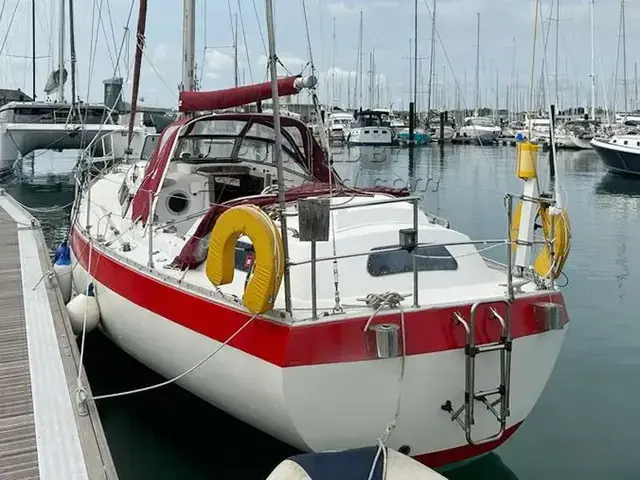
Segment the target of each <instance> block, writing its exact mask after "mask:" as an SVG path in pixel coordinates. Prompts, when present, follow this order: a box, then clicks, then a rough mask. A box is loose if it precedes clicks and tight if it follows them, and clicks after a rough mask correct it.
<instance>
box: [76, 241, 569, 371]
mask: <svg viewBox="0 0 640 480" xmlns="http://www.w3.org/2000/svg"><path fill="white" fill-rule="evenodd" d="M71 248H72V250H73V252H74V255H75V256H76V258H78V260H79V262H80V264H81V265H82V266H83V268H84V269H85V270H87V266H88V263H89V248H87V242H86V240H85V239H84V237H83V236H82V235H81V234H79V233H78V232H77V231H76V230H74V232H73V234H72V238H71ZM91 275H92V277H93V278H95V279H96V280H97V282H99V283H100V284H102V285H104V286H105V287H106V288H108V289H109V290H111V291H113V292H115V293H117V294H118V295H120V296H122V297H125V298H127V299H128V300H129V301H131V302H133V303H135V304H136V305H138V306H140V307H142V308H145V309H147V310H149V311H152V312H154V313H156V314H158V315H160V316H162V317H164V318H166V319H168V320H170V321H172V322H174V323H177V324H179V325H182V326H183V327H185V328H188V329H190V330H193V331H195V332H198V333H200V334H202V335H204V336H207V337H209V338H212V339H214V340H217V341H219V342H224V341H226V340H227V339H228V338H229V337H230V336H231V335H232V334H233V333H234V332H235V331H236V330H238V328H240V327H241V326H242V325H243V324H244V323H245V322H246V321H247V320H248V318H249V314H248V313H247V312H241V311H237V310H233V309H231V308H228V307H226V306H223V305H220V304H218V303H215V302H212V301H210V300H207V299H205V298H202V297H199V296H197V295H194V294H191V293H187V292H185V291H184V290H180V289H178V288H176V287H174V286H172V285H168V284H166V283H164V282H163V281H161V280H159V279H155V278H153V277H151V276H148V275H146V274H144V273H142V272H139V271H137V270H135V269H133V268H131V267H129V266H128V265H126V264H124V263H121V262H118V261H116V260H114V259H113V258H111V257H109V256H108V255H105V254H104V253H101V252H100V251H99V250H97V249H93V253H92V258H91ZM98 293H99V292H98ZM550 301H553V302H558V303H561V304H564V300H563V298H562V294H560V293H548V292H546V293H544V294H541V295H538V296H535V297H528V298H520V299H517V300H515V301H514V302H513V304H512V308H511V315H512V317H511V318H512V335H513V338H518V337H524V336H527V335H535V334H538V333H542V332H544V331H545V328H544V326H543V325H541V324H540V323H539V322H537V321H536V319H535V318H534V315H533V304H534V303H536V302H550ZM490 306H492V305H487V306H481V307H480V308H479V309H478V314H477V319H476V341H477V342H478V343H487V342H492V341H496V340H498V337H499V335H500V329H499V325H498V323H497V322H496V321H495V320H492V319H489V315H488V313H489V307H490ZM493 306H494V307H495V308H496V310H498V311H499V312H502V314H503V315H504V313H505V307H504V305H502V304H500V303H496V304H493ZM470 307H471V305H466V306H459V307H447V308H437V309H432V310H427V311H420V312H410V313H407V314H406V315H405V326H406V339H407V355H418V354H424V353H433V352H440V351H445V350H452V349H458V348H463V347H464V340H465V333H464V329H463V328H462V326H461V325H459V324H456V323H455V322H454V320H453V314H454V312H459V313H460V314H462V315H463V316H464V317H465V318H468V317H469V313H470ZM563 317H564V322H565V323H566V322H567V321H568V317H567V315H566V309H565V313H564V315H563ZM367 320H368V317H363V318H359V319H349V320H344V321H335V322H329V323H320V322H319V323H317V324H315V325H305V326H294V327H291V326H287V325H278V324H276V323H274V322H272V321H268V320H264V319H261V318H256V319H255V320H254V321H253V322H252V323H251V324H250V325H249V326H247V328H245V329H244V330H243V331H242V332H241V333H240V334H239V335H238V336H236V337H235V338H234V339H233V341H231V342H230V345H231V346H233V347H234V348H236V349H239V350H242V351H244V352H246V353H248V354H249V355H253V356H255V357H258V358H261V359H262V360H265V361H267V362H270V363H272V364H275V365H278V366H281V367H290V366H300V365H318V364H325V363H340V362H355V361H362V360H369V359H371V358H373V353H372V349H370V348H367V345H366V342H365V336H364V334H363V328H364V325H365V324H366V322H367ZM131 321H135V320H134V319H132V320H131ZM373 323H374V324H376V323H395V324H400V316H399V314H397V313H394V314H386V315H382V314H379V315H378V316H376V318H375V319H374V322H373Z"/></svg>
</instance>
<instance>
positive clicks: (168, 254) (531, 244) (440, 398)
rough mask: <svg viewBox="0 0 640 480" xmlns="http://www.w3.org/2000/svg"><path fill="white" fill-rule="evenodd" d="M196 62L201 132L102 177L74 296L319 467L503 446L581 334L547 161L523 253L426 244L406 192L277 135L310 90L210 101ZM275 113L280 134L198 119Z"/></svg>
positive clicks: (87, 198)
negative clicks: (564, 283) (292, 105)
mask: <svg viewBox="0 0 640 480" xmlns="http://www.w3.org/2000/svg"><path fill="white" fill-rule="evenodd" d="M193 8H194V5H193V4H191V7H190V8H188V9H187V15H186V18H185V20H186V21H185V24H187V25H188V24H189V22H193V15H192V12H193ZM267 24H268V26H269V36H270V42H269V44H270V49H271V50H272V51H270V58H272V59H275V58H276V57H275V52H274V51H273V43H274V40H273V36H272V34H273V32H272V22H270V21H268V22H267ZM186 37H187V38H191V37H190V36H189V35H186ZM185 52H186V53H187V55H185V62H187V65H186V66H185V68H184V69H183V70H184V72H187V73H186V74H185V77H184V79H183V83H184V85H185V91H183V92H181V94H180V110H181V112H183V113H184V114H185V115H184V116H183V117H181V118H180V119H178V120H176V121H175V122H173V123H172V124H170V125H168V126H167V127H166V128H165V130H164V131H163V132H162V134H161V135H160V137H159V138H157V139H155V138H154V141H155V142H156V143H155V146H154V148H153V151H152V153H151V155H150V157H149V159H148V160H145V159H138V160H133V159H130V160H129V161H128V162H126V163H122V164H119V165H115V166H113V167H111V168H110V169H108V170H107V171H105V172H103V173H101V174H100V175H98V176H95V177H93V176H91V175H90V174H89V178H88V179H87V181H86V183H84V185H82V187H81V189H80V191H79V194H78V196H77V199H76V204H75V207H74V215H73V219H72V220H73V221H72V233H71V250H72V261H73V262H74V268H73V280H74V284H75V285H76V288H77V289H78V290H79V291H91V292H92V293H93V294H94V296H95V300H96V301H97V303H98V306H99V312H100V328H101V329H102V330H103V331H104V332H105V333H106V335H108V336H109V338H111V339H112V340H113V341H114V342H115V343H116V344H117V345H118V346H119V347H120V348H122V349H123V350H124V351H126V352H128V353H129V354H130V355H132V356H133V357H135V358H137V359H138V360H139V361H141V362H142V363H144V364H145V365H147V366H148V367H149V368H151V369H152V370H154V371H156V372H158V373H159V374H161V375H163V376H164V377H166V378H168V379H169V380H170V381H175V382H176V383H177V384H179V385H180V386H182V387H183V388H185V389H187V390H188V391H190V392H192V393H193V394H195V395H197V396H199V397H201V398H203V399H204V400H206V401H207V402H209V403H211V404H213V405H215V406H216V407H218V408H220V409H222V410H224V411H226V412H227V413H229V414H231V415H233V416H235V417H236V418H238V419H240V420H242V421H244V422H246V423H249V424H251V425H253V426H255V427H256V428H259V429H261V430H262V431H264V432H267V433H269V434H270V435H272V436H274V437H276V438H279V439H281V440H282V441H284V442H287V443H288V444H290V445H293V446H295V447H297V448H299V449H301V450H304V451H311V452H322V451H327V450H335V449H351V448H358V447H363V446H367V445H372V444H375V443H376V439H377V438H379V437H380V436H381V435H382V434H383V432H386V435H385V436H386V437H387V445H388V446H389V447H390V448H393V449H396V450H399V451H403V452H407V453H409V454H410V455H411V456H412V457H413V458H415V459H416V460H418V461H420V462H422V463H424V464H425V465H428V466H430V467H439V466H443V465H448V464H451V463H455V462H458V461H462V460H467V459H470V458H473V457H476V456H478V455H481V454H483V453H486V452H488V451H491V450H493V449H495V448H496V447H497V446H499V445H501V444H502V443H503V442H504V441H506V440H507V439H508V438H509V437H510V436H511V435H512V434H513V433H514V432H515V431H516V430H517V429H518V427H519V426H520V425H521V424H522V422H523V421H524V420H525V419H526V418H527V416H528V415H529V413H530V411H531V409H532V408H533V406H534V405H535V403H536V401H537V399H538V397H539V396H540V394H541V392H542V390H543V389H544V386H545V384H546V382H547V380H548V378H549V375H550V374H551V372H552V370H553V367H554V364H555V361H556V359H557V357H558V354H559V351H560V348H561V346H562V343H563V340H564V336H565V332H566V328H565V326H566V324H567V323H568V315H567V313H566V309H565V306H564V300H563V296H562V293H561V292H560V291H559V290H558V288H557V284H556V283H555V280H556V279H557V278H558V277H559V275H561V272H562V267H563V265H564V262H565V261H566V259H567V256H568V253H569V248H570V227H569V221H568V218H567V217H566V212H565V211H564V210H563V209H561V208H560V206H559V205H557V203H556V201H555V200H554V199H553V198H549V197H548V196H545V195H542V194H541V193H539V192H538V190H537V183H538V182H537V178H536V167H535V162H536V160H537V147H536V146H534V145H531V144H528V143H524V144H521V145H519V146H518V152H519V155H520V157H519V168H518V172H519V176H520V178H522V179H523V183H524V187H523V195H511V196H508V197H507V199H508V202H507V205H508V209H507V213H506V217H507V220H508V222H509V225H510V229H509V235H508V238H504V239H498V240H495V239H494V240H481V241H474V240H471V239H470V238H469V237H468V236H467V235H465V234H463V233H461V232H457V231H455V230H452V229H450V228H446V227H444V226H440V225H438V224H434V223H432V222H431V221H430V219H429V217H428V216H427V214H426V213H425V212H422V211H421V210H420V208H419V207H420V198H419V197H414V196H410V195H409V192H408V191H406V190H397V189H385V188H382V187H377V188H369V189H366V188H359V189H353V188H348V187H346V186H345V185H343V182H342V181H341V179H340V177H339V175H338V174H337V173H336V172H335V171H334V170H333V168H332V166H331V165H330V163H329V162H328V161H327V159H326V158H325V156H324V152H323V149H322V148H321V147H320V145H318V143H317V142H316V141H315V139H314V138H313V136H312V135H311V132H310V131H309V129H308V128H307V127H306V126H305V125H304V124H303V123H302V122H300V120H298V119H295V118H292V117H280V116H279V109H278V97H279V96H285V95H291V94H294V93H297V92H298V91H299V90H300V89H301V88H303V87H305V86H313V85H314V84H315V79H309V78H300V77H287V78H283V79H279V80H278V79H276V78H275V68H273V69H272V81H271V83H269V84H258V85H253V86H244V87H238V88H236V89H228V90H224V91H221V92H195V91H192V90H193V86H194V82H193V78H192V77H191V76H190V75H192V74H193V68H191V67H192V66H193V61H194V59H193V52H194V48H193V45H192V44H190V43H189V42H188V41H187V42H186V48H185ZM139 57H140V56H138V58H139ZM269 94H271V95H272V101H273V105H274V106H273V113H272V114H249V113H222V114H216V113H202V112H210V111H212V110H219V109H222V108H232V107H233V106H240V105H243V104H245V103H246V102H247V100H248V99H249V100H250V101H258V100H260V99H265V98H267V97H268V96H269ZM143 150H144V148H143ZM518 199H520V203H515V202H516V201H517V200H518ZM512 207H513V209H512ZM536 217H540V219H541V221H542V225H543V228H542V229H541V230H542V232H543V238H542V239H538V238H537V237H534V228H533V227H534V220H535V218H536ZM551 225H553V228H551V227H550V226H551ZM540 243H542V244H544V248H543V249H542V251H541V252H539V254H538V255H537V256H536V257H535V258H533V255H534V253H535V252H534V249H535V248H536V246H537V245H538V244H540ZM488 244H489V245H492V244H498V245H500V244H502V245H504V248H505V250H506V253H507V258H508V261H507V263H506V264H505V265H501V264H499V263H497V262H494V261H490V260H488V259H486V258H484V257H483V256H482V254H481V253H482V250H478V248H477V245H488ZM551 249H552V250H551ZM485 407H486V408H485Z"/></svg>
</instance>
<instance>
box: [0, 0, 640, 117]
mask: <svg viewBox="0 0 640 480" xmlns="http://www.w3.org/2000/svg"><path fill="white" fill-rule="evenodd" d="M559 1H560V12H559V22H558V27H559V36H558V58H559V61H558V76H557V78H558V98H557V102H558V103H559V104H560V105H561V106H569V105H575V104H576V102H578V103H580V104H581V105H587V104H588V103H589V98H590V78H589V73H590V23H589V22H590V16H589V2H590V0H559ZM620 1H621V0H595V13H596V14H595V73H596V79H597V103H598V104H599V105H604V103H605V101H606V102H607V103H611V101H612V97H613V88H612V84H613V78H614V71H615V66H616V53H617V45H618V37H619V34H618V32H619V19H620ZM30 3H31V2H28V1H26V0H22V1H20V0H2V1H1V3H0V42H1V43H0V84H1V86H2V87H3V88H21V89H22V90H24V91H26V92H27V93H31V91H32V86H31V72H32V70H31V58H30V57H31V49H32V47H31V10H30ZM58 3H59V2H58V1H57V0H36V57H37V60H36V93H37V95H38V98H39V99H44V98H45V95H44V92H43V88H44V84H45V82H46V80H47V77H48V75H49V73H50V72H51V71H52V70H53V68H54V66H53V65H54V63H57V52H58V31H59V29H58V13H57V9H58V5H57V4H58ZM274 3H275V29H276V51H277V53H278V56H279V58H280V60H281V62H282V63H283V65H284V68H280V70H279V73H281V74H285V73H286V72H287V71H288V72H291V73H294V74H298V73H301V72H303V69H304V72H305V73H310V72H311V66H310V55H309V47H308V42H307V29H306V27H305V16H304V15H303V5H304V7H305V9H306V13H307V15H306V17H307V20H308V32H309V36H310V40H311V41H310V44H311V54H312V56H313V61H314V66H315V68H316V74H317V76H318V77H319V80H320V82H319V88H318V93H319V96H320V100H321V101H323V102H326V103H334V104H339V105H341V106H343V107H354V106H355V103H359V102H358V97H356V96H355V95H354V84H355V82H356V78H357V77H358V75H357V73H356V72H357V57H358V40H359V18H360V12H362V16H363V35H362V39H363V49H362V50H363V56H362V58H363V68H362V70H363V76H364V79H363V82H364V87H365V88H364V92H363V103H364V105H363V106H364V107H367V106H369V89H368V85H369V75H368V73H367V72H368V71H369V70H370V53H371V52H372V51H374V50H375V72H376V80H375V88H374V96H375V97H376V98H375V100H376V103H378V104H379V106H387V107H388V106H389V105H392V107H393V108H395V109H406V108H407V105H408V101H409V98H410V82H409V79H410V73H409V64H410V61H409V55H410V50H409V48H410V44H411V45H412V42H413V40H412V39H413V37H414V35H413V19H414V15H413V12H414V1H413V0H360V1H358V0H339V1H336V0H274ZM427 3H428V8H427ZM534 5H535V0H436V29H437V35H436V40H435V55H434V69H433V72H434V75H433V80H432V83H433V88H432V92H433V94H432V101H431V105H432V107H445V108H454V107H456V106H458V104H459V105H460V106H463V107H464V106H466V107H468V108H474V107H475V106H476V105H475V103H476V94H475V87H474V85H475V64H476V44H477V42H476V25H477V14H478V13H479V14H480V67H479V85H480V88H479V97H480V103H481V104H482V105H483V106H489V107H491V106H494V105H495V102H496V83H497V87H498V97H499V100H498V106H499V107H501V108H504V107H506V104H507V90H511V92H513V91H515V86H516V84H517V86H518V88H519V90H518V92H519V93H518V95H517V96H516V95H514V94H513V93H511V100H510V102H509V103H510V104H512V103H513V99H514V98H518V99H519V101H520V102H521V103H522V105H523V106H524V105H525V103H526V101H527V100H526V99H527V98H528V85H529V83H530V76H531V66H532V60H533V49H532V44H533V33H534V10H535V9H534ZM541 6H542V14H541V15H542V18H543V20H544V28H545V29H547V28H548V25H549V23H548V22H547V20H548V17H549V14H550V12H551V10H552V8H551V6H552V0H541ZM555 8H556V7H555V4H554V6H553V12H552V13H553V18H554V19H555V18H556V14H555ZM625 8H626V25H627V29H626V30H627V31H626V40H627V41H626V43H627V49H626V50H627V79H628V80H627V85H628V98H629V100H628V102H629V106H630V108H631V107H633V106H634V105H635V104H636V103H637V101H636V99H635V98H634V97H635V78H634V63H635V62H636V61H640V58H639V55H638V53H637V52H638V50H637V48H634V45H637V44H638V41H639V40H640V32H639V31H638V30H637V28H634V25H637V24H638V23H639V21H640V1H638V0H627V1H626V7H625ZM432 9H433V0H418V59H419V68H418V89H417V90H418V95H417V97H418V103H419V105H420V106H425V105H426V104H427V91H428V77H429V64H430V59H429V55H430V42H431V36H432V34H431V23H432V17H431V11H432ZM137 10H138V3H137V1H135V0H134V1H133V3H132V0H74V17H75V19H74V23H75V29H74V30H75V42H76V50H77V58H78V61H77V72H78V76H77V78H78V82H77V83H78V95H79V96H80V98H82V99H83V100H87V99H88V100H89V101H99V100H101V99H102V89H103V87H102V80H104V79H106V78H109V77H111V76H113V75H114V74H116V75H118V76H123V77H125V79H127V81H128V82H129V83H127V84H126V85H125V89H126V96H127V98H128V97H129V96H130V94H129V91H130V88H131V85H130V77H131V70H132V64H133V53H134V44H133V40H134V36H135V33H134V32H135V28H136V23H137V13H138V12H137ZM130 11H132V15H131V16H129V12H130ZM67 13H68V12H67ZM236 14H237V15H238V63H239V81H240V83H241V84H242V83H252V82H261V81H264V80H267V68H266V56H265V53H266V52H265V50H266V48H265V43H266V26H265V4H264V0H228V1H224V0H196V16H197V27H196V61H197V64H198V72H199V76H200V77H201V84H202V89H205V90H209V89H218V88H227V87H230V86H233V84H234V60H233V54H234V50H233V48H232V45H233V42H234V37H233V26H234V23H235V20H234V15H236ZM127 22H128V23H127ZM127 25H128V29H127V28H126V27H127ZM334 26H335V30H334ZM538 27H539V28H538V37H537V38H538V42H537V47H536V49H537V50H536V56H535V68H536V73H535V76H534V78H535V80H536V84H539V82H540V78H541V74H540V66H541V64H542V61H543V50H544V49H543V44H542V40H543V39H544V36H543V35H542V32H541V30H540V24H539V23H538ZM555 28H556V22H555V21H554V22H551V33H550V35H549V37H548V46H547V52H546V62H547V73H548V75H547V76H546V80H547V82H548V86H549V90H550V91H553V92H555V91H556V89H555V79H556V76H555V67H554V62H555V48H556V47H555V45H556V39H555ZM181 29H182V0H149V10H148V17H147V24H146V50H145V55H144V60H143V68H142V75H141V93H140V94H141V97H142V98H143V99H144V102H145V103H146V104H149V105H159V106H167V107H175V106H176V105H177V94H178V84H179V83H180V77H181V61H180V58H181V37H182V34H181ZM334 31H335V40H334ZM127 32H128V33H127ZM68 37H69V35H68V17H67V31H66V34H65V44H66V46H65V50H66V51H65V59H66V66H67V69H69V67H70V59H69V38H68ZM263 40H264V42H263ZM121 45H124V48H122V49H121ZM411 48H412V49H413V47H411ZM119 50H121V54H120V61H119V64H118V66H117V67H116V66H115V64H116V61H115V59H116V58H117V57H118V55H117V54H118V51H119ZM514 52H515V55H514ZM411 55H414V53H413V51H412V52H411ZM514 57H515V61H514ZM621 57H622V54H621V53H620V60H619V64H620V66H619V74H618V77H619V81H618V84H619V90H618V93H617V94H616V98H617V103H618V105H622V104H623V101H622V100H623V93H622V92H623V88H622V84H623V81H622V78H623V74H622V58H621ZM358 82H359V80H358ZM456 91H457V92H458V93H456ZM347 93H349V95H347ZM69 95H70V87H69V84H68V85H67V97H68V96H69ZM554 98H555V94H554ZM298 100H299V101H301V102H307V101H308V97H307V95H306V94H303V95H300V96H299V98H298ZM354 101H355V102H354ZM358 106H359V105H358Z"/></svg>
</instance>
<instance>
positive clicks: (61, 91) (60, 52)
mask: <svg viewBox="0 0 640 480" xmlns="http://www.w3.org/2000/svg"><path fill="white" fill-rule="evenodd" d="M58 13H59V14H60V17H59V22H60V23H59V25H58V98H57V100H58V102H64V75H63V72H64V31H65V28H64V26H65V22H66V18H65V0H60V2H59V12H58Z"/></svg>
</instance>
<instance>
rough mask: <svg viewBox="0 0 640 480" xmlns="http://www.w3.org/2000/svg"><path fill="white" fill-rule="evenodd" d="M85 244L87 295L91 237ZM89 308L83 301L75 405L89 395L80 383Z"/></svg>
mask: <svg viewBox="0 0 640 480" xmlns="http://www.w3.org/2000/svg"><path fill="white" fill-rule="evenodd" d="M87 245H88V246H89V262H88V265H87V276H88V277H89V279H88V281H87V288H86V290H85V295H86V296H87V297H88V296H89V289H90V288H91V284H92V280H93V278H92V277H91V260H92V257H93V248H92V246H91V239H89V241H88V242H87ZM79 263H80V261H79V260H78V261H76V265H78V264H79ZM93 293H94V295H95V294H96V292H95V287H94V292H93ZM88 308H89V302H88V301H87V302H85V303H84V315H83V317H82V336H81V339H80V359H79V360H78V376H77V377H76V394H75V396H76V402H77V403H76V404H77V405H82V404H83V403H84V402H85V401H86V400H87V398H88V397H89V394H88V392H87V389H86V388H84V386H83V385H82V369H83V367H84V350H85V339H86V337H87V310H88Z"/></svg>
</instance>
